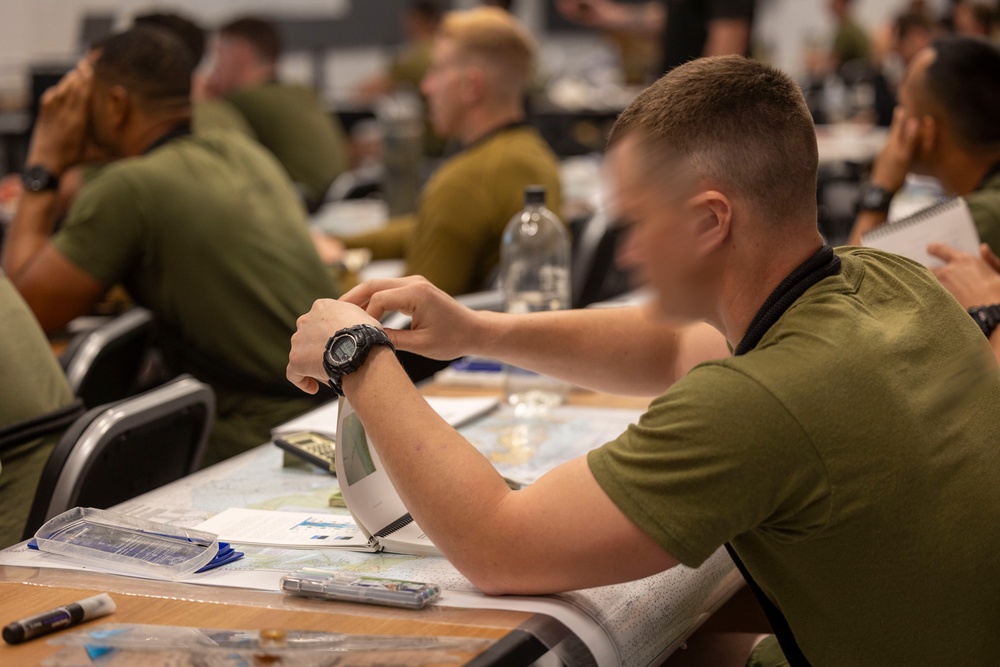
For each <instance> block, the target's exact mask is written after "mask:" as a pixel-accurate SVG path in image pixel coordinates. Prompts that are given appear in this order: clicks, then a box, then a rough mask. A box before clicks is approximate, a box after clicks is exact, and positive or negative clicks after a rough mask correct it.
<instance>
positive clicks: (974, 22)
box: [952, 0, 997, 39]
mask: <svg viewBox="0 0 1000 667" xmlns="http://www.w3.org/2000/svg"><path fill="white" fill-rule="evenodd" d="M992 5H993V6H990V4H988V3H985V2H968V1H967V0H962V1H961V2H956V3H955V8H954V9H953V10H952V20H953V21H954V23H955V33H956V34H959V35H967V36H969V37H985V38H987V39H989V38H991V37H993V32H994V26H995V25H996V21H997V10H996V2H993V3H992Z"/></svg>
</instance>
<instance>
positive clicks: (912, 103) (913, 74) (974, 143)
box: [851, 37, 1000, 253]
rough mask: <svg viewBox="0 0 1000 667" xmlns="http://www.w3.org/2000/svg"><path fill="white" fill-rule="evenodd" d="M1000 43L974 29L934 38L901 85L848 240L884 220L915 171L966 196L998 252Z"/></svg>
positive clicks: (983, 237)
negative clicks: (979, 35) (968, 33)
mask: <svg viewBox="0 0 1000 667" xmlns="http://www.w3.org/2000/svg"><path fill="white" fill-rule="evenodd" d="M998 118H1000V48H998V47H997V46H996V45H995V44H991V43H990V42H988V41H986V40H982V39H977V38H974V37H949V38H945V39H940V40H937V41H935V42H934V43H933V44H932V45H931V46H930V47H928V48H926V49H924V50H923V51H921V52H920V53H918V54H917V55H916V57H914V59H913V61H912V62H911V63H910V66H909V67H908V68H907V71H906V76H905V78H904V79H903V82H902V83H901V84H900V87H899V106H897V107H896V111H895V113H894V116H893V120H892V128H891V130H890V134H889V140H888V142H887V143H886V146H885V148H883V149H882V152H881V154H880V155H879V156H878V158H876V160H875V164H874V165H873V167H872V175H871V182H870V183H867V184H866V185H865V186H863V188H862V198H861V208H862V211H861V213H860V214H859V215H858V219H857V221H856V222H855V223H854V229H853V231H852V232H851V242H852V243H855V244H860V243H861V235H862V234H864V233H865V232H868V231H870V230H872V229H874V228H875V227H877V226H879V225H881V224H884V223H885V221H886V219H887V214H888V212H889V204H890V202H891V200H892V196H893V195H894V194H895V193H896V192H897V191H898V190H900V188H902V187H903V184H904V183H905V182H906V175H907V174H908V173H910V172H913V173H916V174H924V175H927V176H933V177H934V178H936V179H938V180H939V181H940V182H941V185H942V187H943V188H944V190H945V191H946V192H948V193H949V194H952V195H957V196H960V197H964V198H965V201H966V203H967V204H968V205H969V212H970V213H971V214H972V219H973V221H974V222H975V223H976V229H977V230H978V231H979V238H980V239H981V240H982V241H983V243H986V244H988V245H989V246H990V248H991V249H992V250H993V252H995V253H998V252H1000V123H998V122H997V119H998Z"/></svg>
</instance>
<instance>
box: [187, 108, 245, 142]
mask: <svg viewBox="0 0 1000 667" xmlns="http://www.w3.org/2000/svg"><path fill="white" fill-rule="evenodd" d="M191 127H192V129H193V130H194V131H195V133H196V134H202V133H204V132H214V131H216V130H232V131H236V132H239V133H240V134H243V135H245V136H247V137H250V138H251V139H254V140H256V139H257V133H256V132H254V130H253V128H252V127H250V123H248V122H247V119H246V117H244V116H243V114H242V113H240V111H239V109H237V108H236V107H234V106H233V105H232V104H230V103H229V102H227V101H226V100H203V101H201V102H197V103H195V104H193V105H192V106H191Z"/></svg>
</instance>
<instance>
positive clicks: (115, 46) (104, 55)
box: [94, 26, 195, 103]
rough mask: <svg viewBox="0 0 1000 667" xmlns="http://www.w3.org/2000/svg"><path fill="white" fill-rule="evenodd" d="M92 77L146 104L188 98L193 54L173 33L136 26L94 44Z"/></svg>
mask: <svg viewBox="0 0 1000 667" xmlns="http://www.w3.org/2000/svg"><path fill="white" fill-rule="evenodd" d="M98 48H99V49H100V56H98V58H97V62H96V63H94V77H95V78H96V79H100V80H101V81H104V82H106V83H109V84H112V85H119V86H122V87H123V88H125V89H126V90H127V91H128V92H129V93H130V94H132V95H134V96H136V97H138V98H140V99H142V100H144V101H146V102H150V103H155V102H163V101H168V100H169V101H181V100H190V96H191V74H192V72H193V71H194V66H195V63H194V57H193V56H192V55H191V52H190V50H189V49H188V48H187V47H186V46H185V45H184V43H183V42H182V41H181V40H180V38H178V37H177V36H176V35H174V34H172V33H170V32H168V31H166V30H164V29H162V28H152V27H149V26H137V27H135V28H132V29H131V30H127V31H125V32H122V33H118V34H117V35H112V36H111V37H109V38H108V39H106V40H104V41H103V42H102V43H101V45H100V46H99V47H98Z"/></svg>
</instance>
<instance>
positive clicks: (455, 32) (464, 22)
mask: <svg viewBox="0 0 1000 667" xmlns="http://www.w3.org/2000/svg"><path fill="white" fill-rule="evenodd" d="M438 36H439V37H443V38H445V39H450V40H452V41H454V42H455V44H456V45H457V47H458V50H459V53H460V54H461V55H462V56H466V57H468V56H472V57H478V58H480V59H482V60H484V61H486V62H488V63H490V64H492V65H494V66H497V67H500V68H502V69H504V70H505V74H506V75H507V78H506V79H505V80H506V81H507V82H509V83H511V84H512V86H516V89H517V91H522V92H523V91H524V90H525V89H526V88H527V86H528V83H529V81H530V80H531V76H532V74H533V73H534V70H535V52H536V51H537V46H536V44H535V40H534V38H533V37H532V36H531V33H530V32H528V29H527V28H525V27H524V24H522V23H521V22H520V21H518V20H517V19H516V18H515V17H514V16H512V15H511V14H508V13H507V12H505V11H503V10H502V9H498V8H496V7H477V8H476V9H469V10H464V11H453V12H448V13H447V14H445V16H444V19H443V20H442V21H441V27H440V28H438Z"/></svg>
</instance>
